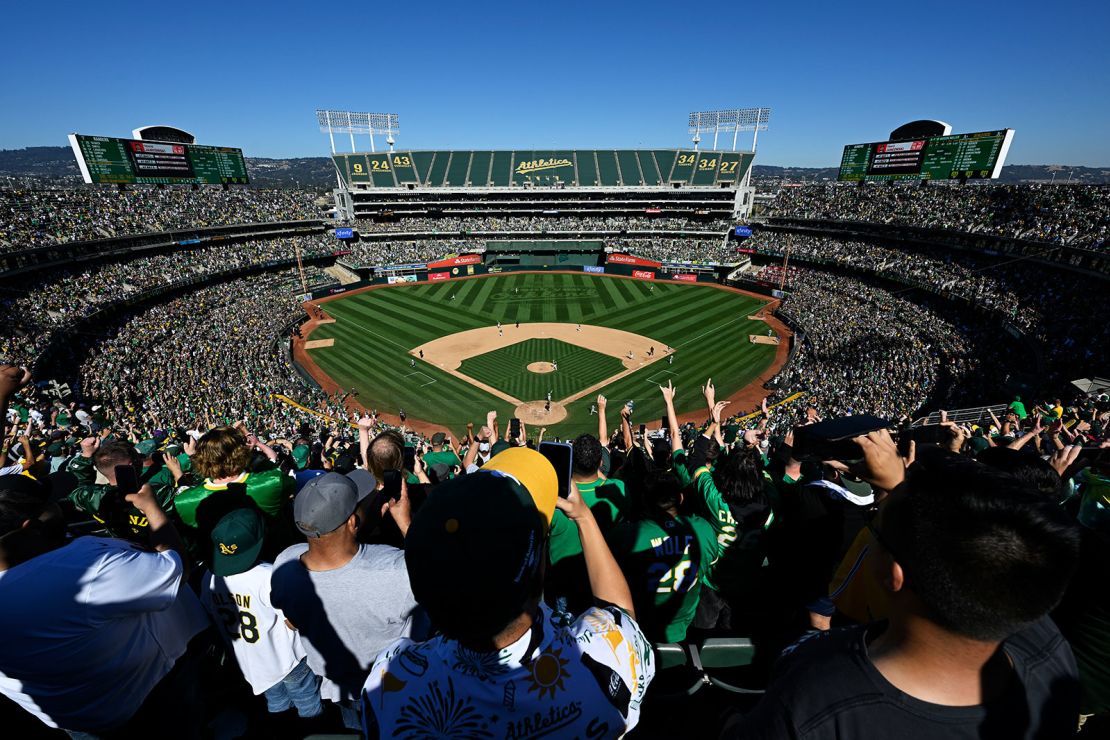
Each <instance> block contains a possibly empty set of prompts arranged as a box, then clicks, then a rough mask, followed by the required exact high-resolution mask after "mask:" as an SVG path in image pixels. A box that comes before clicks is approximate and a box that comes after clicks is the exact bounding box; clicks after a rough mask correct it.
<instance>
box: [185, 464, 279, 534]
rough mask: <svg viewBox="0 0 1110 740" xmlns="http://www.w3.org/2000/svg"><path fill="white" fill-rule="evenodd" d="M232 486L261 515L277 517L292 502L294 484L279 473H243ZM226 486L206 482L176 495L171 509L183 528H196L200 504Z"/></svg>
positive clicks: (277, 471) (226, 485) (275, 469)
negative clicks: (237, 485) (239, 486)
mask: <svg viewBox="0 0 1110 740" xmlns="http://www.w3.org/2000/svg"><path fill="white" fill-rule="evenodd" d="M232 483H242V484H243V485H244V486H245V487H246V494H247V496H249V497H250V498H251V499H253V500H254V502H255V503H256V504H258V508H259V509H260V510H261V511H262V513H263V514H267V515H268V516H271V517H277V515H278V514H279V513H280V512H281V509H282V507H283V506H284V505H285V504H286V502H288V501H289V500H290V498H292V496H293V491H294V489H295V487H296V482H295V481H294V480H293V478H291V477H289V476H288V475H286V474H285V473H283V472H281V470H279V469H277V468H273V469H271V470H263V471H262V472H260V473H243V474H242V475H240V476H239V477H238V478H237V479H235V480H234V481H232ZM228 485H229V484H226V483H221V484H216V483H213V482H212V481H210V480H207V481H205V482H204V483H203V484H201V485H199V486H193V487H192V488H187V489H185V490H184V491H182V492H181V493H179V494H177V499H176V501H175V502H174V505H175V506H176V508H177V514H178V516H180V517H181V521H182V523H183V524H184V525H185V526H187V527H193V528H195V527H196V526H197V509H198V507H199V506H200V504H201V502H202V501H204V500H205V499H206V498H208V497H209V496H212V495H219V494H220V493H221V492H223V491H227V487H228Z"/></svg>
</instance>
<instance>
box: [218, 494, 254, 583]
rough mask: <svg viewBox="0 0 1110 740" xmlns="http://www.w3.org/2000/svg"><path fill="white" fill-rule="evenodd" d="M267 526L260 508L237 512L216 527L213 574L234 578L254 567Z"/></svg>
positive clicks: (231, 512)
mask: <svg viewBox="0 0 1110 740" xmlns="http://www.w3.org/2000/svg"><path fill="white" fill-rule="evenodd" d="M265 529H266V525H265V522H263V520H262V514H261V512H259V511H258V510H256V509H235V510H234V511H230V512H228V513H227V514H225V515H224V517H223V518H222V519H220V521H219V522H217V523H216V526H215V527H213V528H212V572H213V573H215V574H216V575H218V576H233V575H235V574H236V573H243V572H244V571H248V570H250V569H251V568H253V567H254V564H255V562H256V561H257V560H258V553H260V552H261V551H262V539H263V533H264V532H265Z"/></svg>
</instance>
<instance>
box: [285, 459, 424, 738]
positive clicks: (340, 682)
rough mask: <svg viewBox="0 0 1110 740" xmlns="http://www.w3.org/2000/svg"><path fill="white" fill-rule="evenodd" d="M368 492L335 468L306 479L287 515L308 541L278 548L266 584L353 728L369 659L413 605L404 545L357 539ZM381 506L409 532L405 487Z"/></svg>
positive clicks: (403, 625)
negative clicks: (368, 542) (391, 545)
mask: <svg viewBox="0 0 1110 740" xmlns="http://www.w3.org/2000/svg"><path fill="white" fill-rule="evenodd" d="M368 493H369V491H366V492H361V491H360V487H359V486H358V485H357V484H356V483H355V482H354V481H353V480H351V479H350V478H348V477H346V476H343V475H340V474H338V473H325V474H324V475H321V476H318V477H316V478H313V479H312V480H311V481H309V482H308V483H306V484H305V486H304V487H303V488H302V489H301V490H300V492H299V493H298V494H297V497H296V498H295V499H294V500H293V519H294V521H295V522H296V525H297V529H299V530H300V531H301V533H302V534H304V535H305V537H306V538H307V539H308V542H307V544H297V545H292V546H290V547H288V548H286V549H285V550H284V551H283V552H282V553H281V554H280V555H278V557H277V559H276V560H275V561H274V572H273V576H272V585H271V594H272V598H271V600H272V602H273V605H274V607H276V608H278V609H281V610H282V611H283V612H284V613H285V616H286V619H287V623H288V624H289V626H290V627H291V628H293V629H296V630H298V631H299V632H300V633H301V638H302V640H303V643H304V647H305V651H306V652H307V654H308V665H309V667H310V668H312V670H313V672H314V673H316V674H317V675H319V676H321V677H323V679H324V680H323V683H322V685H321V687H320V695H321V697H322V698H324V699H328V700H330V701H333V702H337V703H338V704H339V705H340V709H341V711H342V712H343V719H344V724H346V725H347V726H348V727H352V728H358V727H359V726H360V723H359V720H358V716H357V706H358V704H357V701H354V700H357V698H358V695H359V691H360V690H361V688H362V684H363V682H364V681H365V680H366V675H367V673H368V672H369V670H370V665H371V664H372V663H373V661H374V658H375V657H376V656H377V654H378V653H379V652H380V651H381V650H382V649H383V648H385V647H386V646H388V645H389V644H390V643H392V642H394V641H395V640H397V639H398V638H401V637H408V636H410V634H411V631H412V618H413V610H414V609H415V608H416V600H415V599H414V597H413V595H412V589H411V588H410V586H409V576H408V571H407V570H406V568H405V555H404V553H403V552H402V551H401V550H398V549H396V548H393V547H388V546H385V545H361V544H359V543H358V541H357V540H356V535H357V533H358V529H359V527H360V526H361V524H362V522H363V520H364V519H365V517H366V511H365V506H364V505H360V504H361V503H362V502H363V499H365V498H366V495H367V494H368ZM386 508H387V510H388V511H389V513H390V515H391V516H392V517H393V518H394V520H395V521H396V522H397V526H398V527H399V528H400V530H401V532H402V534H403V533H405V532H407V531H408V525H409V519H410V511H409V505H408V495H407V491H406V490H405V488H404V487H402V491H401V496H400V498H399V499H398V500H396V501H391V502H389V503H388V504H387V505H386Z"/></svg>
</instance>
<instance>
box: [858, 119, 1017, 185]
mask: <svg viewBox="0 0 1110 740" xmlns="http://www.w3.org/2000/svg"><path fill="white" fill-rule="evenodd" d="M1013 138H1014V130H1013V129H1009V128H1007V129H1002V130H1001V131H982V132H979V133H975V134H953V135H951V136H929V137H926V138H921V139H911V140H908V141H882V142H874V143H871V144H849V145H848V146H846V147H844V155H843V156H842V157H841V159H840V175H839V176H838V177H837V179H838V180H843V181H848V182H859V181H861V180H956V179H961V178H967V179H992V178H996V177H998V175H999V173H1000V172H1001V171H1002V165H1003V164H1004V163H1005V161H1006V153H1007V152H1008V151H1009V150H1010V142H1011V141H1012V140H1013Z"/></svg>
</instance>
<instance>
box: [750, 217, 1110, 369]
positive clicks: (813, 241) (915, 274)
mask: <svg viewBox="0 0 1110 740" xmlns="http://www.w3.org/2000/svg"><path fill="white" fill-rule="evenodd" d="M748 246H750V247H753V248H754V249H756V251H757V252H759V253H760V254H764V255H769V256H775V257H779V256H783V255H784V254H785V253H786V251H787V247H788V246H789V251H790V255H791V258H792V259H796V260H802V261H807V262H810V263H814V262H816V263H820V264H825V265H832V266H836V267H841V268H846V269H850V270H851V271H853V272H857V273H864V274H873V275H877V276H879V277H883V278H886V279H888V280H892V281H895V282H898V283H902V284H905V285H910V286H916V287H921V288H923V289H925V290H927V291H929V292H932V293H937V294H939V295H942V296H946V297H956V298H959V299H962V300H964V301H966V302H967V304H969V305H970V306H973V307H974V309H975V311H976V312H984V311H986V312H990V313H992V314H993V315H995V316H996V317H998V318H1000V319H1005V320H1006V321H1009V322H1011V323H1012V324H1013V325H1015V326H1017V327H1019V328H1020V329H1021V330H1022V332H1024V333H1025V334H1026V335H1027V336H1029V337H1030V338H1031V339H1034V340H1035V341H1036V342H1037V343H1038V344H1039V345H1040V346H1041V347H1042V348H1043V349H1042V352H1043V354H1044V355H1045V358H1046V360H1047V362H1048V365H1049V368H1050V370H1053V371H1056V370H1059V371H1060V372H1061V373H1062V374H1064V375H1068V374H1070V375H1071V377H1074V376H1075V375H1076V374H1083V373H1087V372H1092V373H1098V372H1101V369H1100V367H1099V366H1098V363H1100V362H1102V361H1103V359H1104V358H1105V357H1107V356H1108V354H1110V326H1108V325H1107V323H1106V322H1103V321H1089V320H1085V319H1084V317H1088V316H1098V315H1105V314H1106V312H1108V311H1110V296H1108V295H1107V293H1106V290H1105V284H1104V283H1103V282H1102V281H1100V280H1098V279H1096V278H1085V277H1081V276H1078V275H1073V274H1068V273H1060V274H1059V275H1056V276H1055V277H1056V279H1046V275H1048V274H1050V273H1049V272H1046V268H1045V267H1044V266H1042V265H1039V264H1037V263H1034V262H1031V261H1027V260H1016V261H1015V260H1006V259H999V258H994V257H990V256H988V255H981V254H975V253H968V252H954V251H948V252H942V253H935V254H934V253H928V252H926V251H924V250H920V249H918V250H913V251H910V250H909V249H907V248H905V247H901V246H898V245H890V246H887V245H884V244H879V243H875V242H862V241H854V240H848V239H840V238H835V237H824V236H812V235H805V234H788V233H783V232H768V231H763V232H760V234H759V235H758V236H757V237H755V238H754V239H752V240H751V241H750V242H749V244H748ZM768 269H772V270H773V269H775V268H770V267H769V268H768ZM767 277H768V278H769V279H770V280H772V282H773V283H774V284H775V285H776V286H777V285H778V284H779V282H780V279H781V273H778V272H776V273H775V274H774V275H773V276H772V275H770V274H768V275H767Z"/></svg>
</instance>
